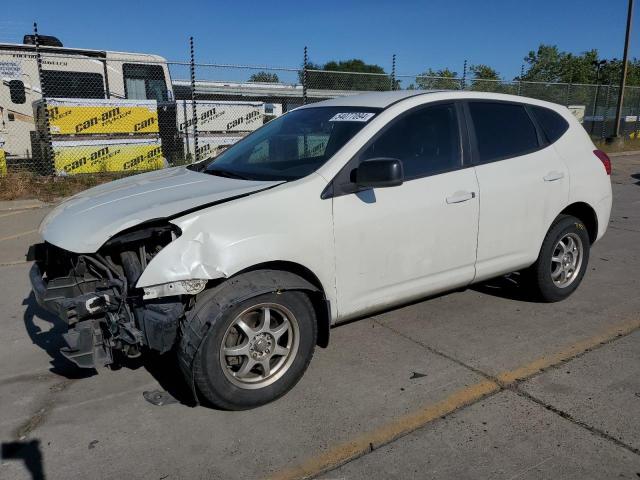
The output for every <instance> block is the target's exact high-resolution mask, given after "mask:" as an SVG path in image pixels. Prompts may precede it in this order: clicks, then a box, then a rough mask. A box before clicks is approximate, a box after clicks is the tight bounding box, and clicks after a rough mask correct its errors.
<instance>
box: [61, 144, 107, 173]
mask: <svg viewBox="0 0 640 480" xmlns="http://www.w3.org/2000/svg"><path fill="white" fill-rule="evenodd" d="M108 156H109V147H102V148H101V149H99V150H96V151H95V152H91V155H89V156H86V155H85V156H84V157H81V158H78V159H77V160H74V161H73V162H70V163H68V164H67V165H65V166H64V167H63V169H64V171H65V172H67V173H70V172H73V171H74V170H77V169H79V168H81V167H83V166H85V165H86V164H87V163H89V162H91V164H94V163H95V162H98V161H100V160H104V158H105V157H108Z"/></svg>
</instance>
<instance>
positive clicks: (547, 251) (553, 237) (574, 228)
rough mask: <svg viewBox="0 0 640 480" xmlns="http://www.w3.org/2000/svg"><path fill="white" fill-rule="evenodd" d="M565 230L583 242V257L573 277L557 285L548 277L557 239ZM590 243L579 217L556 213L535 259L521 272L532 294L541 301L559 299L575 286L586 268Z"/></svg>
mask: <svg viewBox="0 0 640 480" xmlns="http://www.w3.org/2000/svg"><path fill="white" fill-rule="evenodd" d="M568 234H573V235H575V236H577V237H578V238H579V239H580V241H581V243H582V245H581V247H582V255H581V257H582V259H581V262H580V267H579V269H577V270H576V273H575V275H574V277H573V280H572V281H571V282H570V283H569V284H568V285H566V286H565V287H559V286H558V285H556V284H555V283H554V281H553V279H552V277H551V273H552V268H553V267H552V260H551V259H552V257H553V254H554V249H555V248H556V245H557V244H558V242H559V241H560V240H561V239H562V238H565V237H566V235H568ZM590 245H591V242H590V239H589V235H588V233H587V228H586V227H585V225H584V223H583V222H582V220H580V219H578V218H576V217H573V216H571V215H559V216H558V218H556V220H555V221H554V222H553V224H552V225H551V227H550V228H549V231H548V232H547V235H546V236H545V239H544V241H543V242H542V247H541V248H540V254H539V255H538V259H537V260H536V263H534V264H533V265H532V266H531V267H530V268H529V269H528V270H527V271H526V272H524V273H525V277H526V278H527V279H528V282H527V283H528V284H529V286H530V287H531V288H532V292H533V294H534V295H535V298H536V299H538V300H541V301H543V302H559V301H560V300H564V299H565V298H567V297H568V296H569V295H571V294H572V293H573V292H574V291H575V290H576V288H578V285H580V282H582V278H583V277H584V274H585V272H586V271H587V265H588V263H589V251H590Z"/></svg>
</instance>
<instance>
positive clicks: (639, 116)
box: [633, 91, 640, 140]
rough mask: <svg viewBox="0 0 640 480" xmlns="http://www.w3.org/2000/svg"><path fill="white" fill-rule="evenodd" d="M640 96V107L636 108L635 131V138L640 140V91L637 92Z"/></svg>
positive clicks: (639, 98)
mask: <svg viewBox="0 0 640 480" xmlns="http://www.w3.org/2000/svg"><path fill="white" fill-rule="evenodd" d="M636 93H637V94H638V105H637V107H636V128H635V129H634V131H633V135H634V138H635V139H636V140H640V91H636Z"/></svg>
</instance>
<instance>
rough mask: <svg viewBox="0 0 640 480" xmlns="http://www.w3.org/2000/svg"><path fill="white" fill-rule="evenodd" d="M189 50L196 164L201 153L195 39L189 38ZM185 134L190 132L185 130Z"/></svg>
mask: <svg viewBox="0 0 640 480" xmlns="http://www.w3.org/2000/svg"><path fill="white" fill-rule="evenodd" d="M189 50H190V52H191V62H190V64H189V68H190V70H191V109H192V110H191V121H192V122H193V148H194V153H195V160H196V163H197V162H199V161H200V151H199V150H198V114H197V113H196V61H195V55H194V52H193V37H189ZM185 133H186V134H187V135H188V134H189V131H188V130H187V129H186V128H185Z"/></svg>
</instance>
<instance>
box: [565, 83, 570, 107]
mask: <svg viewBox="0 0 640 480" xmlns="http://www.w3.org/2000/svg"><path fill="white" fill-rule="evenodd" d="M570 103H571V82H569V83H567V98H566V99H565V102H564V105H565V107H568V106H569V104H570Z"/></svg>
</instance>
